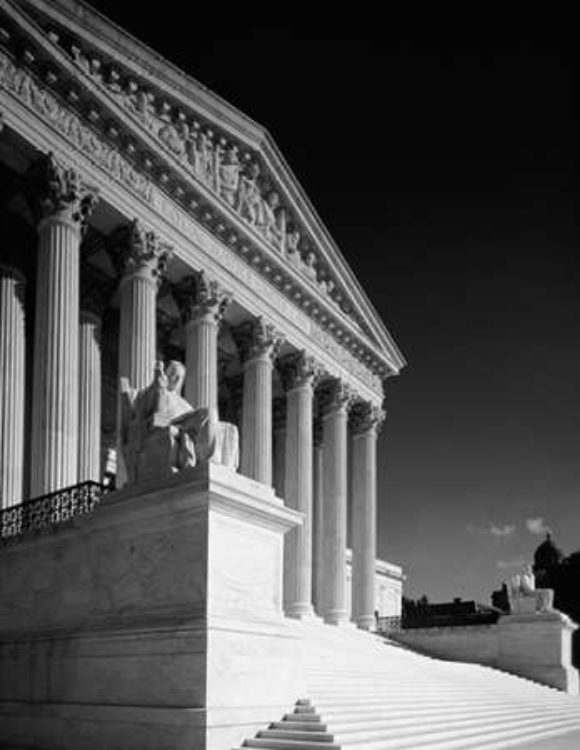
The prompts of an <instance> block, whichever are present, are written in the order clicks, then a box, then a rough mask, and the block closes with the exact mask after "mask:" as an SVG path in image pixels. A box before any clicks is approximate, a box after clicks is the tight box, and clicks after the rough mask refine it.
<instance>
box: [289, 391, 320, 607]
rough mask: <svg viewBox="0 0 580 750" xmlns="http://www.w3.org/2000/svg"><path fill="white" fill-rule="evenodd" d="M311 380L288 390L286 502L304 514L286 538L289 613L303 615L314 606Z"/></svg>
mask: <svg viewBox="0 0 580 750" xmlns="http://www.w3.org/2000/svg"><path fill="white" fill-rule="evenodd" d="M312 398H313V394H312V383H311V382H304V383H303V384H300V385H298V386H296V387H293V388H291V389H290V390H289V391H288V393H287V426H286V480H285V490H284V497H285V500H286V505H288V506H289V507H290V508H294V509H295V510H298V511H300V512H301V513H303V514H304V520H303V523H302V526H298V527H296V528H294V529H292V530H291V531H290V532H288V534H286V537H285V550H286V555H285V560H284V574H285V587H284V588H285V602H286V614H287V615H289V616H290V617H303V616H305V615H306V616H307V615H312V614H313V609H312Z"/></svg>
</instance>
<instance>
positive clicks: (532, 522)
mask: <svg viewBox="0 0 580 750" xmlns="http://www.w3.org/2000/svg"><path fill="white" fill-rule="evenodd" d="M526 528H527V530H528V531H529V532H530V534H548V533H549V532H550V527H549V526H547V525H546V524H545V523H544V519H543V518H542V517H541V516H538V518H527V519H526Z"/></svg>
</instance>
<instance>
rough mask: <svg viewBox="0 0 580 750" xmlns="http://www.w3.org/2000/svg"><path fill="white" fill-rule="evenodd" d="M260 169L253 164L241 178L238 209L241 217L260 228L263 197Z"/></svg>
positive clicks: (245, 170) (249, 165)
mask: <svg viewBox="0 0 580 750" xmlns="http://www.w3.org/2000/svg"><path fill="white" fill-rule="evenodd" d="M259 176H260V167H259V165H258V164H257V163H256V162H251V163H250V164H248V166H247V167H246V168H245V169H244V171H243V172H242V174H241V176H240V181H239V186H238V196H237V203H236V207H237V210H238V211H239V213H240V216H241V217H242V218H243V219H245V220H246V221H247V222H248V223H250V224H252V226H259V225H260V224H261V218H262V206H263V201H262V195H261V193H260V188H259V186H258V177H259Z"/></svg>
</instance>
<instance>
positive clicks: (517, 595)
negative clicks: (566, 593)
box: [509, 565, 554, 614]
mask: <svg viewBox="0 0 580 750" xmlns="http://www.w3.org/2000/svg"><path fill="white" fill-rule="evenodd" d="M509 602H510V609H511V612H512V614H533V613H536V612H539V613H546V612H553V611H554V591H553V589H537V588H536V577H535V576H534V572H533V570H532V566H531V565H524V567H523V568H522V572H521V573H517V574H516V575H514V576H512V578H511V580H510V585H509Z"/></svg>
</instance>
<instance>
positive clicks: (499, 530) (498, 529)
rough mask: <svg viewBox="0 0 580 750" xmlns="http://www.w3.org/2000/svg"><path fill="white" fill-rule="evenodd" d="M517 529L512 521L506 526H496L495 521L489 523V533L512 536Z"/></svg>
mask: <svg viewBox="0 0 580 750" xmlns="http://www.w3.org/2000/svg"><path fill="white" fill-rule="evenodd" d="M515 530H516V527H515V526H514V524H512V523H506V524H505V525H504V526H496V525H495V524H494V523H490V524H489V533H490V534H491V535H492V536H511V535H512V534H513V533H514V532H515Z"/></svg>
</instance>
